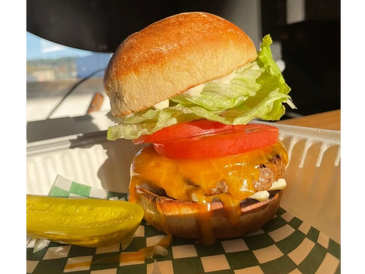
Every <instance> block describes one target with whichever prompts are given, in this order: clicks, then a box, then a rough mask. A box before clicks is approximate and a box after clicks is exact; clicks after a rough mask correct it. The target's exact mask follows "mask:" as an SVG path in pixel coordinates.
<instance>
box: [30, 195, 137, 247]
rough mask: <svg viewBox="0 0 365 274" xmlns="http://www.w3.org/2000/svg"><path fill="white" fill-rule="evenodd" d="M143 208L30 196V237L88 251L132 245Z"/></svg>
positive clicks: (85, 200) (111, 202)
mask: <svg viewBox="0 0 365 274" xmlns="http://www.w3.org/2000/svg"><path fill="white" fill-rule="evenodd" d="M143 214H144V211H143V208H142V206H140V205H138V204H135V203H131V202H126V201H117V200H102V199H90V198H87V199H75V198H57V197H49V196H37V195H27V235H28V236H29V237H31V238H33V239H46V240H50V241H53V242H58V243H64V244H73V245H78V246H85V247H97V246H103V245H109V244H113V243H118V242H120V243H122V242H124V241H130V240H131V239H132V237H133V234H134V233H135V231H136V230H137V228H138V226H139V224H140V223H141V221H142V218H143Z"/></svg>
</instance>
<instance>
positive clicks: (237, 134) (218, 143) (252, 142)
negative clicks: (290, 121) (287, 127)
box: [153, 124, 279, 159]
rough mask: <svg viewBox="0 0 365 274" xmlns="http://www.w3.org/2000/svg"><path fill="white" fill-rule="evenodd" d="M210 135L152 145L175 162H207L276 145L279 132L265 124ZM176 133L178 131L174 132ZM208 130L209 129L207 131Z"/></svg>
mask: <svg viewBox="0 0 365 274" xmlns="http://www.w3.org/2000/svg"><path fill="white" fill-rule="evenodd" d="M222 128H224V130H220V129H221V128H218V130H216V131H210V132H209V133H208V134H200V135H199V134H196V133H193V134H195V135H193V136H191V137H189V136H187V135H188V134H187V133H186V132H184V133H185V134H183V135H182V136H183V137H181V138H175V139H167V138H165V139H163V140H155V141H153V146H154V148H155V150H156V152H157V153H158V154H159V155H162V156H165V157H167V158H174V159H207V158H217V157H224V156H229V155H235V154H240V153H245V152H248V151H252V150H255V149H259V148H261V147H265V146H269V145H272V144H274V143H276V142H277V140H278V137H279V129H278V128H276V127H273V126H269V125H263V124H248V125H235V126H228V127H225V126H223V127H222ZM175 130H176V129H175ZM204 130H206V129H204Z"/></svg>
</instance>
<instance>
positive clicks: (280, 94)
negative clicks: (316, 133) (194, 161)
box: [107, 35, 295, 140]
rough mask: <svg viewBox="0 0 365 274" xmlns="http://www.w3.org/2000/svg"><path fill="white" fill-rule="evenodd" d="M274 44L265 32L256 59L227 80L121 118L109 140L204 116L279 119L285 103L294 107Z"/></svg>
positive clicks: (235, 121) (225, 121)
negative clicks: (167, 104) (273, 57)
mask: <svg viewBox="0 0 365 274" xmlns="http://www.w3.org/2000/svg"><path fill="white" fill-rule="evenodd" d="M271 44H272V40H271V37H270V36H269V35H266V36H265V37H264V38H263V40H262V44H261V51H260V52H258V56H257V59H256V60H255V61H254V62H251V63H250V64H248V65H246V66H244V67H242V68H238V69H236V70H235V71H234V72H233V75H232V77H231V80H230V81H228V82H224V81H220V80H213V81H211V82H208V83H206V84H205V85H204V88H203V91H202V92H201V93H200V94H199V95H197V96H189V95H187V94H185V93H183V94H180V95H178V96H175V97H174V98H171V99H170V106H169V107H168V108H164V109H158V110H157V109H154V108H149V109H146V110H144V111H141V112H138V113H132V114H130V115H127V116H124V117H122V118H118V119H117V125H115V126H111V127H109V129H108V133H107V138H108V140H116V139H120V138H125V139H136V138H138V137H139V136H141V135H147V134H152V133H154V132H156V131H158V130H160V129H162V128H164V127H168V126H171V125H174V124H178V123H183V122H190V121H193V120H197V119H202V118H205V119H208V120H212V121H217V122H221V123H223V124H231V125H232V124H233V125H238V124H247V123H249V122H250V121H251V120H253V119H262V120H269V121H272V120H279V119H280V118H281V116H283V115H284V113H285V107H284V105H283V103H288V104H289V106H290V107H292V108H295V106H294V104H293V103H292V102H291V98H290V96H289V95H288V93H289V92H290V88H289V86H288V85H287V84H286V83H285V80H284V78H283V76H282V74H281V71H280V69H279V67H278V66H277V64H276V62H275V61H274V60H273V59H272V54H271V50H270V45H271ZM113 120H114V121H115V119H113Z"/></svg>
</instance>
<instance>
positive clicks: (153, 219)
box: [134, 185, 283, 244]
mask: <svg viewBox="0 0 365 274" xmlns="http://www.w3.org/2000/svg"><path fill="white" fill-rule="evenodd" d="M135 191H136V197H135V200H134V202H136V203H138V204H140V205H141V206H142V207H143V209H144V212H145V213H144V219H145V220H146V221H147V222H148V223H149V224H151V225H153V226H154V227H155V228H157V229H158V230H160V231H162V232H165V233H166V234H168V235H172V236H176V237H181V238H188V239H195V240H197V241H200V242H202V243H203V244H211V243H212V240H215V239H229V238H236V237H241V236H245V235H248V234H250V233H252V232H254V231H256V230H258V229H260V228H261V227H262V226H263V225H265V224H266V223H267V222H269V221H270V220H272V218H273V217H274V215H275V213H276V212H277V210H278V209H279V206H280V201H281V198H282V195H283V191H282V190H279V191H274V192H273V194H272V196H271V197H270V198H269V199H268V200H266V201H262V202H259V201H254V202H252V201H253V200H251V202H250V201H248V200H246V201H242V202H241V205H240V215H239V219H238V220H236V221H235V222H232V221H230V220H229V218H227V214H228V215H230V212H226V211H225V209H224V207H223V204H222V202H220V201H215V202H213V203H211V204H210V208H209V210H207V208H206V207H201V206H199V204H198V203H197V202H193V201H179V200H175V199H171V198H169V197H167V196H165V195H161V193H156V191H154V190H153V189H148V187H146V186H143V185H137V186H136V190H135Z"/></svg>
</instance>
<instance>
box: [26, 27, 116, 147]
mask: <svg viewBox="0 0 365 274" xmlns="http://www.w3.org/2000/svg"><path fill="white" fill-rule="evenodd" d="M111 55H112V53H100V52H90V51H84V50H80V49H75V48H70V47H67V46H64V45H60V44H57V43H53V42H51V41H48V40H45V39H42V38H40V37H38V36H35V35H33V34H31V33H29V32H24V141H25V142H27V141H29V138H30V137H31V139H32V141H37V140H40V139H49V138H54V137H60V136H64V135H69V134H78V133H84V132H88V131H96V130H104V129H106V128H107V126H108V125H109V124H108V123H107V122H106V121H107V118H105V114H106V113H107V112H108V111H109V109H110V105H109V99H108V97H107V96H106V94H105V93H104V89H103V76H104V70H105V68H106V65H107V63H108V61H109V59H110V57H111ZM97 113H99V114H100V117H101V118H100V119H96V118H93V120H92V121H91V120H90V119H89V120H85V119H76V118H75V117H86V116H88V114H93V115H94V116H96V114H97ZM70 117H73V119H70ZM61 118H63V120H62V119H61ZM49 120H52V122H49ZM42 122H43V123H42ZM52 127H53V128H52ZM72 128H73V129H72ZM71 129H72V130H71ZM51 133H52V134H51Z"/></svg>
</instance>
